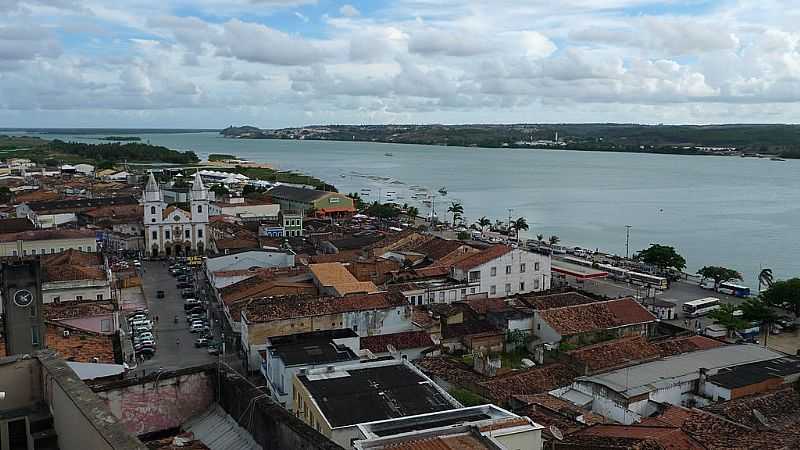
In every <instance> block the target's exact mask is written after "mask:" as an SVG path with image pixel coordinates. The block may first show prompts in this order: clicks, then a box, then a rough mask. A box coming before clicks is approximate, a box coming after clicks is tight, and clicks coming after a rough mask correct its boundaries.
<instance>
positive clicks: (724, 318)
mask: <svg viewBox="0 0 800 450" xmlns="http://www.w3.org/2000/svg"><path fill="white" fill-rule="evenodd" d="M708 316H709V317H711V318H712V319H714V320H715V321H717V323H719V324H720V325H722V326H723V327H725V330H726V331H727V334H728V337H731V336H733V333H735V332H736V330H741V329H743V328H745V327H746V326H747V322H746V321H745V320H744V319H740V318H739V317H737V316H736V306H734V305H730V304H725V305H722V306H721V307H720V308H719V309H717V310H715V311H712V312H711V314H709V315H708Z"/></svg>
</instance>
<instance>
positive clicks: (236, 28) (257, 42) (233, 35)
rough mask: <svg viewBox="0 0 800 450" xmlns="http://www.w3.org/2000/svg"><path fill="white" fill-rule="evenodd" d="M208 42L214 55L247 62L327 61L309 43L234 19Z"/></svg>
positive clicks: (286, 64) (318, 50)
mask: <svg viewBox="0 0 800 450" xmlns="http://www.w3.org/2000/svg"><path fill="white" fill-rule="evenodd" d="M212 42H213V44H214V45H216V47H217V51H216V53H217V55H220V56H231V57H234V58H237V59H241V60H244V61H250V62H258V63H266V64H277V65H283V66H295V65H303V64H311V63H314V62H318V61H321V60H323V59H325V58H326V57H327V55H326V53H325V52H324V51H323V49H322V48H320V47H319V46H318V45H316V44H315V43H313V42H312V41H309V40H307V39H304V38H302V37H298V36H292V35H289V34H287V33H284V32H282V31H278V30H276V29H274V28H270V27H267V26H265V25H261V24H255V23H249V22H242V21H241V20H238V19H233V20H230V21H228V22H226V23H225V24H224V26H223V31H222V34H221V35H219V36H218V37H216V38H215V39H214V40H213V41H212Z"/></svg>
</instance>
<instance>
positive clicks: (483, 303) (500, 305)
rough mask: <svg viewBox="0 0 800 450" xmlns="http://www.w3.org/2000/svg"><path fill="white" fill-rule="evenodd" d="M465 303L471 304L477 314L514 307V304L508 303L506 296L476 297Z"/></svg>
mask: <svg viewBox="0 0 800 450" xmlns="http://www.w3.org/2000/svg"><path fill="white" fill-rule="evenodd" d="M512 301H513V299H512ZM464 303H466V304H467V305H469V307H470V308H471V309H472V310H473V311H475V313H477V314H486V313H488V312H500V311H506V310H509V309H512V306H511V305H509V304H507V303H506V299H504V298H474V299H472V300H467V301H465V302H464Z"/></svg>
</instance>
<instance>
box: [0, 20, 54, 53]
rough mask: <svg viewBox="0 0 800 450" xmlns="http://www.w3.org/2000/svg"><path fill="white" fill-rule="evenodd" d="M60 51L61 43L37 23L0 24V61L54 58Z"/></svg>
mask: <svg viewBox="0 0 800 450" xmlns="http://www.w3.org/2000/svg"><path fill="white" fill-rule="evenodd" d="M61 51H62V48H61V43H60V42H59V41H58V40H57V39H56V37H55V35H54V34H53V33H52V32H51V31H50V30H48V29H46V28H43V27H41V26H37V25H24V26H15V25H8V26H0V61H20V60H26V59H33V58H37V57H44V58H54V57H57V56H58V55H60V54H61Z"/></svg>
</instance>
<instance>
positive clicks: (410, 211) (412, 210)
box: [406, 206, 419, 219]
mask: <svg viewBox="0 0 800 450" xmlns="http://www.w3.org/2000/svg"><path fill="white" fill-rule="evenodd" d="M406 215H407V216H408V217H410V218H411V219H416V218H417V216H419V210H418V209H417V207H416V206H409V207H408V208H406Z"/></svg>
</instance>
